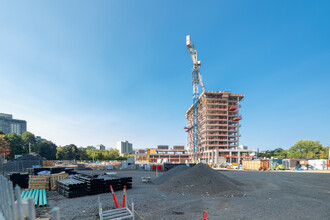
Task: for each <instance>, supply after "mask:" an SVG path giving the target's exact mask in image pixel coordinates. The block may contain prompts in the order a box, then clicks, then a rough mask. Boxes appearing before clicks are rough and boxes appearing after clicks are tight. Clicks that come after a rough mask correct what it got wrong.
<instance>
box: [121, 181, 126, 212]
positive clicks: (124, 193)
mask: <svg viewBox="0 0 330 220" xmlns="http://www.w3.org/2000/svg"><path fill="white" fill-rule="evenodd" d="M125 205H126V186H124V190H123V205H122V207H123V208H125Z"/></svg>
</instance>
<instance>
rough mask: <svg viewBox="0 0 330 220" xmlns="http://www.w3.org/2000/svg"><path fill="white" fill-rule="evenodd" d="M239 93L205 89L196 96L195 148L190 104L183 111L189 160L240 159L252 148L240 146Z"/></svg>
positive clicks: (235, 161) (215, 160) (234, 161)
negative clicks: (196, 139)
mask: <svg viewBox="0 0 330 220" xmlns="http://www.w3.org/2000/svg"><path fill="white" fill-rule="evenodd" d="M243 98H244V95H242V94H232V93H231V92H227V91H218V92H213V91H204V92H203V93H202V94H201V95H200V97H199V99H198V109H199V111H198V152H196V153H194V152H193V129H192V128H193V106H191V107H190V108H189V109H188V111H187V112H186V119H187V127H186V129H187V145H188V152H189V153H190V155H191V160H192V161H196V160H197V161H199V162H204V163H212V164H221V163H225V162H229V163H239V162H240V159H242V158H245V157H250V154H251V153H252V152H254V150H248V149H246V148H244V147H239V137H240V134H239V128H240V124H239V121H240V120H241V119H242V117H241V115H240V114H239V109H240V107H241V106H240V104H239V103H240V101H241V100H242V99H243Z"/></svg>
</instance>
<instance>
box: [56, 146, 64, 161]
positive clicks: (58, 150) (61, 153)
mask: <svg viewBox="0 0 330 220" xmlns="http://www.w3.org/2000/svg"><path fill="white" fill-rule="evenodd" d="M64 158H65V153H64V149H63V147H57V148H56V159H57V160H64Z"/></svg>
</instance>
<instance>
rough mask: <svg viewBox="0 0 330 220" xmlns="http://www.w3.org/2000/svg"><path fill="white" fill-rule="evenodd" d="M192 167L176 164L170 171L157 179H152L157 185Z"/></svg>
mask: <svg viewBox="0 0 330 220" xmlns="http://www.w3.org/2000/svg"><path fill="white" fill-rule="evenodd" d="M189 168H190V167H188V166H182V165H181V166H176V167H174V168H172V169H170V170H169V171H166V172H165V173H163V174H162V175H160V176H159V177H157V178H156V179H154V180H153V181H152V183H153V184H156V185H160V184H163V183H165V182H167V181H169V180H170V179H171V178H172V177H173V176H175V175H177V174H178V173H180V172H182V171H185V170H187V169H189Z"/></svg>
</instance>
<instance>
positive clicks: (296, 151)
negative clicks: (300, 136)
mask: <svg viewBox="0 0 330 220" xmlns="http://www.w3.org/2000/svg"><path fill="white" fill-rule="evenodd" d="M329 148H330V147H329V146H327V147H323V146H322V144H321V143H320V142H319V141H312V140H300V141H298V142H296V143H295V145H293V146H292V147H290V148H289V149H288V150H284V149H282V148H276V149H275V150H266V151H261V152H260V153H259V155H258V156H259V157H261V158H264V157H266V158H271V157H274V158H279V159H283V158H296V159H328V157H329Z"/></svg>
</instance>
